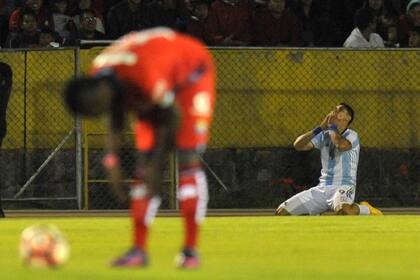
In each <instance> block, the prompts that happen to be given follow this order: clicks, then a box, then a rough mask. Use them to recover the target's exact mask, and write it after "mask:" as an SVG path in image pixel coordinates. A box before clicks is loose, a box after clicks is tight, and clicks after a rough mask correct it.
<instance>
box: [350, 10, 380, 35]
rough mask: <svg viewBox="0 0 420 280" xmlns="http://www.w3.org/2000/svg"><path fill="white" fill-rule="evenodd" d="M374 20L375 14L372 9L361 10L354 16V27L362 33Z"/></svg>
mask: <svg viewBox="0 0 420 280" xmlns="http://www.w3.org/2000/svg"><path fill="white" fill-rule="evenodd" d="M374 20H375V14H374V11H373V10H372V9H371V8H361V9H359V10H357V11H356V14H355V15H354V25H355V26H356V27H357V28H359V29H360V30H361V31H363V30H365V29H366V28H367V27H368V26H369V24H371V23H372V22H373V21H374Z"/></svg>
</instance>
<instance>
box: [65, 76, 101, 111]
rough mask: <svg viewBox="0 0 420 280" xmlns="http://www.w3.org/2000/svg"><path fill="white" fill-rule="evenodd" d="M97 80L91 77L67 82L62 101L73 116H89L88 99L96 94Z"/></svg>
mask: <svg viewBox="0 0 420 280" xmlns="http://www.w3.org/2000/svg"><path fill="white" fill-rule="evenodd" d="M99 82H100V81H99V80H98V79H96V78H91V77H79V78H75V79H73V80H71V81H69V82H68V83H67V85H66V88H65V89H64V100H65V103H66V104H67V106H68V108H69V109H70V111H71V112H72V113H74V114H81V115H84V116H90V115H91V113H90V112H91V110H90V108H89V107H90V106H89V102H88V101H89V99H90V97H91V96H92V95H94V94H95V93H96V90H97V88H98V86H99Z"/></svg>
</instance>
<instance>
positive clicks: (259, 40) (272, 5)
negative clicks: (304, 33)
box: [252, 0, 301, 46]
mask: <svg viewBox="0 0 420 280" xmlns="http://www.w3.org/2000/svg"><path fill="white" fill-rule="evenodd" d="M252 26H253V29H252V30H253V32H252V35H253V45H256V46H300V45H301V27H300V24H299V21H298V19H297V17H296V16H295V15H294V14H293V13H291V12H290V11H289V10H288V9H287V8H286V1H285V0H269V1H268V5H267V8H266V9H260V10H256V11H255V13H254V16H253V23H252Z"/></svg>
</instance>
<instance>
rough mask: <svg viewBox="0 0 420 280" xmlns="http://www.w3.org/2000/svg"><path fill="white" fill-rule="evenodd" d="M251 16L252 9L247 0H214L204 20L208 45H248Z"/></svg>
mask: <svg viewBox="0 0 420 280" xmlns="http://www.w3.org/2000/svg"><path fill="white" fill-rule="evenodd" d="M251 17H252V9H251V6H250V3H249V2H248V1H247V0H215V1H214V2H213V4H212V5H211V8H210V10H209V17H208V18H207V22H206V33H207V35H206V36H208V38H209V40H210V45H218V46H246V45H248V44H249V43H250V41H251V33H250V30H251Z"/></svg>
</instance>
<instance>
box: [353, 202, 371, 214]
mask: <svg viewBox="0 0 420 280" xmlns="http://www.w3.org/2000/svg"><path fill="white" fill-rule="evenodd" d="M356 205H357V206H359V215H370V210H369V207H367V206H365V205H360V204H356Z"/></svg>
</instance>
